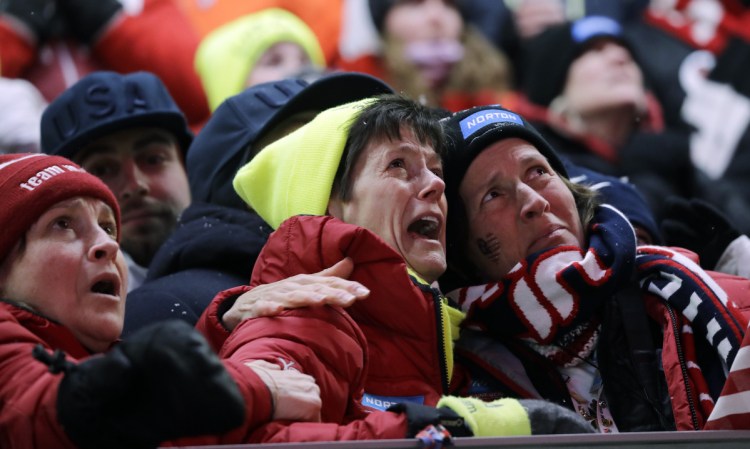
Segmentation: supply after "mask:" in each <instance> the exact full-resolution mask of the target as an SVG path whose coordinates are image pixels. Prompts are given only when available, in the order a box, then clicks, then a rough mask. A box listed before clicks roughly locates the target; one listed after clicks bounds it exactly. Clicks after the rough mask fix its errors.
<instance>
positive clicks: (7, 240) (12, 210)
mask: <svg viewBox="0 0 750 449" xmlns="http://www.w3.org/2000/svg"><path fill="white" fill-rule="evenodd" d="M77 196H84V197H91V198H97V199H100V200H102V201H104V202H105V203H107V205H108V206H109V207H111V208H112V211H113V212H114V214H115V220H116V223H117V229H118V230H119V229H120V207H119V206H118V205H117V199H116V198H115V196H114V195H113V194H112V191H110V190H109V188H108V187H107V186H106V185H105V184H104V183H103V182H102V181H101V180H99V178H97V177H96V176H94V175H91V174H89V173H87V172H86V171H85V170H84V169H82V168H81V167H79V166H78V165H76V164H75V163H73V162H71V161H70V160H68V159H66V158H64V157H60V156H48V155H46V154H3V155H0V229H2V232H0V263H2V262H3V261H4V260H5V258H6V257H7V256H8V253H9V252H10V251H11V249H13V246H14V245H15V244H16V243H17V242H18V241H19V240H20V239H21V237H22V236H23V235H24V234H26V232H27V231H28V230H29V228H30V227H31V225H33V224H34V222H36V220H37V219H38V218H39V217H40V216H41V215H42V214H43V213H45V212H46V211H47V209H49V208H50V207H51V206H53V205H54V204H56V203H58V202H60V201H63V200H66V199H68V198H73V197H77ZM118 236H119V232H118Z"/></svg>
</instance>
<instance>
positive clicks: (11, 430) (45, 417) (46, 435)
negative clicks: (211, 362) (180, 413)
mask: <svg viewBox="0 0 750 449" xmlns="http://www.w3.org/2000/svg"><path fill="white" fill-rule="evenodd" d="M37 344H41V345H42V346H44V347H45V348H46V349H47V350H48V351H51V350H55V349H60V350H62V351H64V352H65V354H66V355H67V357H68V360H70V361H74V362H80V361H82V360H84V359H86V358H87V357H89V356H90V355H91V353H90V352H89V351H88V350H87V349H86V348H84V347H83V346H82V345H81V344H80V343H79V342H78V340H76V338H75V337H74V336H73V334H72V333H71V332H70V331H69V330H68V329H67V328H65V327H64V326H62V325H60V324H58V323H55V322H53V321H50V320H49V319H47V318H45V317H43V316H41V315H38V314H36V313H34V312H32V311H30V310H27V309H24V308H22V307H19V306H18V305H15V304H12V303H9V302H4V301H0V404H2V407H0V447H2V448H4V449H11V448H13V449H22V448H23V449H26V448H28V449H48V448H56V449H66V448H75V445H74V444H73V442H71V441H70V440H69V439H68V436H67V434H66V433H65V431H64V430H63V429H62V428H61V427H60V424H59V423H58V420H57V408H56V403H57V389H58V387H59V385H60V381H61V380H62V378H63V377H62V375H59V374H51V373H50V372H49V371H48V370H47V366H46V365H45V364H43V363H41V362H39V361H37V360H36V359H35V358H34V357H33V356H32V355H31V350H32V348H33V347H34V346H36V345H37ZM224 366H225V368H226V369H227V370H228V371H229V373H230V374H231V376H232V377H233V378H234V380H235V382H236V383H237V385H238V386H239V388H240V391H241V392H242V396H243V397H244V399H245V403H246V404H248V407H247V411H246V413H247V416H246V417H245V422H244V423H243V425H242V426H240V427H239V428H237V429H235V430H233V431H232V432H230V433H228V434H226V435H223V436H221V437H200V438H186V439H182V440H180V441H175V442H170V443H166V444H164V445H165V446H170V445H177V446H180V445H188V444H190V445H197V444H222V443H240V442H245V441H246V440H247V439H248V435H249V434H250V432H252V431H253V430H254V429H255V428H257V427H258V426H259V425H260V424H261V423H263V422H266V421H268V420H269V419H270V413H271V397H270V394H269V392H268V388H267V387H266V385H265V384H264V383H263V381H262V380H260V378H259V377H258V376H257V375H256V374H255V373H254V372H253V371H252V370H251V369H250V368H248V367H246V366H245V365H244V364H242V363H241V362H237V361H234V360H231V359H230V360H225V361H224ZM186 394H188V395H189V392H186Z"/></svg>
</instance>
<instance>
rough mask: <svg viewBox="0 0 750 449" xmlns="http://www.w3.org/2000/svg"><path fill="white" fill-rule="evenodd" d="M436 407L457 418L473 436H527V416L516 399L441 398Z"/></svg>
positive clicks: (529, 432) (528, 426)
mask: <svg viewBox="0 0 750 449" xmlns="http://www.w3.org/2000/svg"><path fill="white" fill-rule="evenodd" d="M437 406H438V407H447V408H449V409H451V410H453V411H454V412H456V413H458V414H459V415H461V416H462V417H463V418H464V420H466V424H467V425H468V426H469V428H470V429H471V431H472V432H474V436H476V437H493V436H508V435H531V423H530V422H529V416H528V414H527V413H526V410H525V409H524V408H523V406H522V405H521V403H520V402H518V400H516V399H510V398H503V399H498V400H496V401H493V402H484V401H482V400H480V399H476V398H459V397H455V396H443V398H442V399H440V401H439V402H438V404H437Z"/></svg>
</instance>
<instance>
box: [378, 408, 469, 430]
mask: <svg viewBox="0 0 750 449" xmlns="http://www.w3.org/2000/svg"><path fill="white" fill-rule="evenodd" d="M388 411H389V412H393V413H404V414H405V415H406V421H407V423H408V430H407V434H406V438H414V437H415V436H416V435H417V434H418V433H419V432H421V431H422V430H423V429H424V428H425V427H427V426H430V425H441V426H443V427H445V428H446V429H447V430H448V432H450V434H451V436H454V437H470V436H474V434H473V433H472V432H471V430H470V429H469V427H468V426H467V425H466V423H465V421H464V419H463V418H462V417H461V416H459V415H458V414H457V413H456V412H454V411H453V410H451V409H449V408H447V407H441V408H435V407H429V406H427V405H422V404H417V403H415V402H400V403H398V404H394V405H392V406H390V407H388Z"/></svg>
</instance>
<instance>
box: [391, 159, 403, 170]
mask: <svg viewBox="0 0 750 449" xmlns="http://www.w3.org/2000/svg"><path fill="white" fill-rule="evenodd" d="M404 167H406V163H405V162H404V160H403V159H394V160H392V161H391V162H390V163H389V164H388V168H404Z"/></svg>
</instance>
